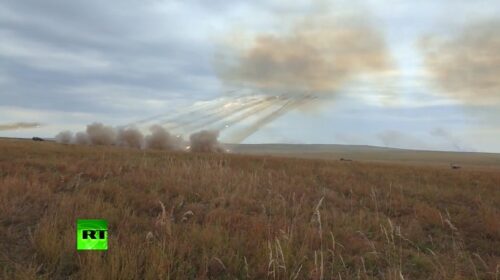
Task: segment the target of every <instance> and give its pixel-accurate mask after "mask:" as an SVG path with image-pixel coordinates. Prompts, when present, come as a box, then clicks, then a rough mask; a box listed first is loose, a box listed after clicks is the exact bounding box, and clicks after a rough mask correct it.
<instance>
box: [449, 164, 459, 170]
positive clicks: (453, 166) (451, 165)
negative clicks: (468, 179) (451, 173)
mask: <svg viewBox="0 0 500 280" xmlns="http://www.w3.org/2000/svg"><path fill="white" fill-rule="evenodd" d="M450 167H451V169H460V168H462V167H461V166H460V165H458V164H454V163H451V164H450Z"/></svg>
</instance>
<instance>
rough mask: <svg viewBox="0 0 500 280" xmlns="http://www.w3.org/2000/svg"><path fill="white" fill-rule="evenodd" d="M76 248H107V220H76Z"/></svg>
mask: <svg viewBox="0 0 500 280" xmlns="http://www.w3.org/2000/svg"><path fill="white" fill-rule="evenodd" d="M76 249H77V250H108V221H106V220H80V219H78V220H77V221H76Z"/></svg>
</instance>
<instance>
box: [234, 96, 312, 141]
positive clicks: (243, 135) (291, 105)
mask: <svg viewBox="0 0 500 280" xmlns="http://www.w3.org/2000/svg"><path fill="white" fill-rule="evenodd" d="M313 98H314V97H310V96H305V97H301V98H299V99H292V100H289V101H287V102H286V103H285V104H284V105H283V106H281V107H280V108H279V109H278V110H275V111H272V112H271V113H269V114H268V115H265V116H263V117H261V118H260V119H258V120H257V121H256V122H255V123H254V124H252V125H251V126H250V127H247V128H245V129H243V130H242V131H239V132H237V133H235V134H234V135H232V136H231V137H230V138H229V139H230V141H231V142H232V143H241V142H243V141H244V140H245V139H247V138H248V137H250V136H251V135H252V134H254V133H255V132H257V131H258V130H259V129H261V128H262V127H264V126H265V125H267V124H269V123H271V122H273V121H274V120H276V119H277V118H279V117H281V116H282V115H284V114H286V113H288V112H289V111H290V110H293V109H295V108H297V107H299V106H302V105H304V104H306V103H307V101H308V100H312V99H313Z"/></svg>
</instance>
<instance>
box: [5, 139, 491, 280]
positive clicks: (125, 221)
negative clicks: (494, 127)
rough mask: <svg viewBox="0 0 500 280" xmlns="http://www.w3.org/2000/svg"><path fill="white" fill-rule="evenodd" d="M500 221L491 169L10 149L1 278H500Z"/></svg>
mask: <svg viewBox="0 0 500 280" xmlns="http://www.w3.org/2000/svg"><path fill="white" fill-rule="evenodd" d="M77 218H103V219H107V220H108V222H109V235H110V239H109V250H108V251H106V252H98V251H86V252H77V251H76V249H75V247H76V245H75V234H76V233H75V226H76V225H75V223H76V219H77ZM499 221H500V173H499V172H497V171H492V170H489V169H485V170H480V169H475V170H467V169H462V170H450V169H447V168H440V167H425V166H411V165H396V164H376V163H363V162H334V161H326V160H306V159H284V158H269V157H257V156H240V155H230V154H226V155H220V154H188V153H166V152H154V151H138V150H132V149H123V148H114V147H82V146H65V145H58V144H55V143H48V142H43V143H32V142H24V141H12V140H2V141H0V273H1V274H0V278H4V279H67V278H72V279H372V278H376V279H499V278H500V223H499Z"/></svg>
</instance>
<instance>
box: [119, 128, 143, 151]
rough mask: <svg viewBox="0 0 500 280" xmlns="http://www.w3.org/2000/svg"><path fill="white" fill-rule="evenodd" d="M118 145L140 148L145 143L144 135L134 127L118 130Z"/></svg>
mask: <svg viewBox="0 0 500 280" xmlns="http://www.w3.org/2000/svg"><path fill="white" fill-rule="evenodd" d="M117 144H118V146H122V147H129V148H137V149H140V148H142V147H143V145H144V136H143V135H142V133H141V132H140V131H139V130H138V129H137V128H134V127H130V128H123V129H119V130H118V137H117Z"/></svg>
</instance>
